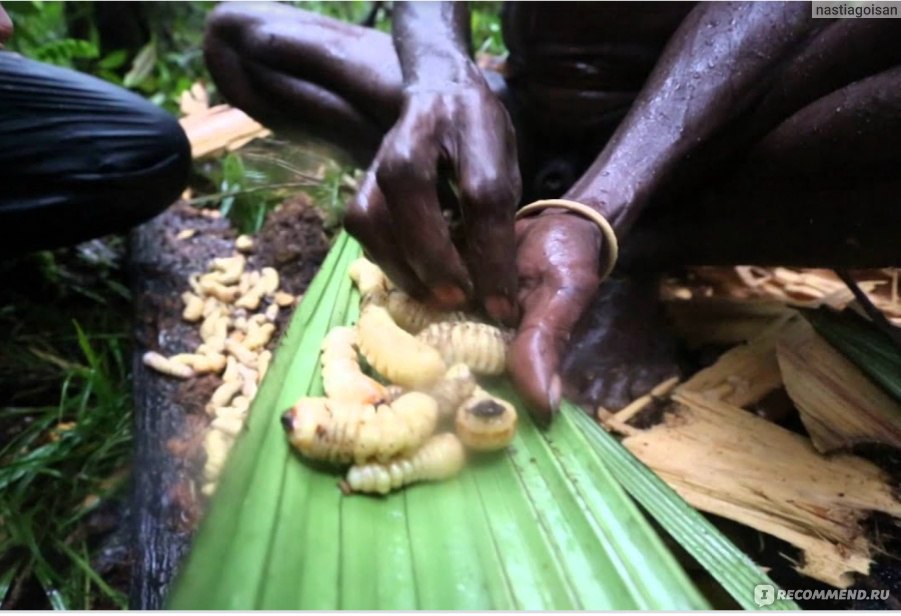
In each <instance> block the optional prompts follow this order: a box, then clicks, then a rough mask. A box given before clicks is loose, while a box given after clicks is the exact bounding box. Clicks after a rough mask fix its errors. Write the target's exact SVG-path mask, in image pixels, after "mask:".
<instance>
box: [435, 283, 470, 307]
mask: <svg viewBox="0 0 901 616" xmlns="http://www.w3.org/2000/svg"><path fill="white" fill-rule="evenodd" d="M432 295H434V296H435V297H436V298H437V299H438V301H439V302H441V303H442V304H444V305H445V306H459V305H460V304H462V303H463V301H464V300H465V299H466V294H465V293H463V289H461V288H460V287H457V286H454V285H452V284H439V285H437V286H435V287H433V288H432Z"/></svg>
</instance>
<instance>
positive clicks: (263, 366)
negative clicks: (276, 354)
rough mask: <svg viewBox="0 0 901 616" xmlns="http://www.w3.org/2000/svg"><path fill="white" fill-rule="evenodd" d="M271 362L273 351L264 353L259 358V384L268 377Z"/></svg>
mask: <svg viewBox="0 0 901 616" xmlns="http://www.w3.org/2000/svg"><path fill="white" fill-rule="evenodd" d="M271 361H272V351H263V352H262V353H260V354H259V355H258V356H257V384H259V383H262V382H263V377H264V376H266V371H267V370H269V364H270V362H271Z"/></svg>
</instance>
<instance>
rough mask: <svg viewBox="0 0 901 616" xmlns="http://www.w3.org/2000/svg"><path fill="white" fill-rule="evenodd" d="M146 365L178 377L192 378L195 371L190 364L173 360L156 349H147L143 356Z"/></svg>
mask: <svg viewBox="0 0 901 616" xmlns="http://www.w3.org/2000/svg"><path fill="white" fill-rule="evenodd" d="M142 359H143V361H144V365H145V366H147V367H148V368H153V369H154V370H156V371H157V372H161V373H163V374H167V375H169V376H174V377H175V378H178V379H190V378H191V377H192V376H194V371H193V370H192V369H191V367H190V366H187V365H185V364H180V363H178V362H174V361H171V360H170V359H169V358H168V357H165V356H163V355H160V354H159V353H157V352H156V351H147V352H146V353H144V357H143V358H142Z"/></svg>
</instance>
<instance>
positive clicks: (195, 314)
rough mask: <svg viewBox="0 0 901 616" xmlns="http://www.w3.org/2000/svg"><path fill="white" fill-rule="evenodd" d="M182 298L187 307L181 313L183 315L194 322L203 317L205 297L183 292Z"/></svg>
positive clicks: (186, 319)
mask: <svg viewBox="0 0 901 616" xmlns="http://www.w3.org/2000/svg"><path fill="white" fill-rule="evenodd" d="M181 299H182V301H183V302H184V304H185V309H184V310H183V311H182V313H181V317H182V318H183V319H184V320H185V321H188V322H189V323H193V322H195V321H199V320H200V319H201V318H203V304H204V302H203V298H202V297H200V296H199V295H195V294H194V293H190V292H185V293H182V294H181Z"/></svg>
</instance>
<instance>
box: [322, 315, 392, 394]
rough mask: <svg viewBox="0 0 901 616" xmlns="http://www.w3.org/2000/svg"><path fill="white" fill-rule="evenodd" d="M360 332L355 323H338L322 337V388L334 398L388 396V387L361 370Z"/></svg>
mask: <svg viewBox="0 0 901 616" xmlns="http://www.w3.org/2000/svg"><path fill="white" fill-rule="evenodd" d="M356 345H357V333H356V330H354V328H352V327H335V328H333V329H332V330H331V331H330V332H329V333H328V334H326V336H325V338H324V339H323V341H322V355H321V356H320V363H321V365H322V389H323V391H325V395H326V396H327V397H329V398H331V399H333V400H342V401H347V402H362V403H364V404H374V403H376V402H379V401H382V400H385V398H386V393H385V388H384V386H382V384H381V383H379V382H378V381H376V380H375V379H372V378H370V377H368V376H366V375H365V374H363V372H362V370H360V363H359V360H358V359H357V349H356Z"/></svg>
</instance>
